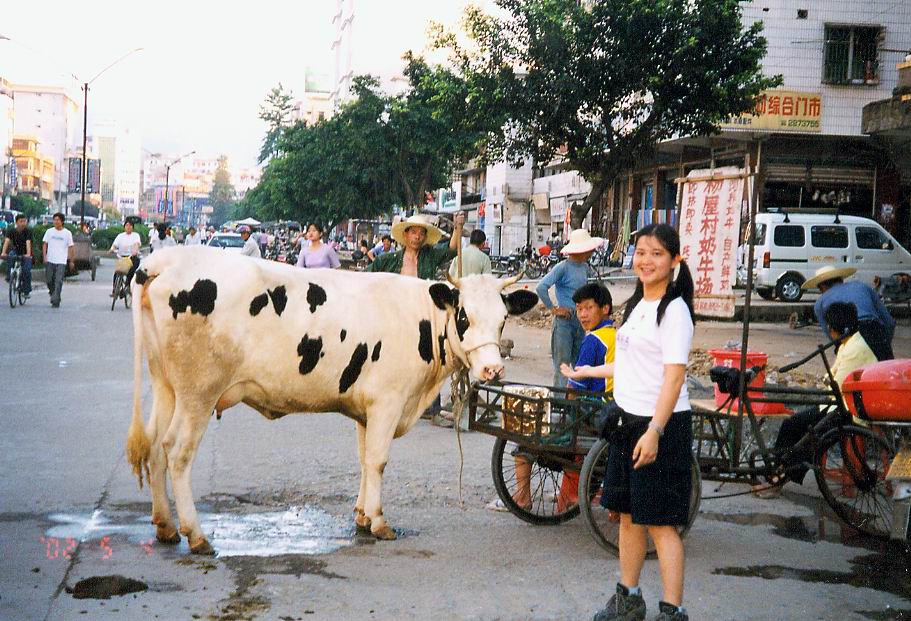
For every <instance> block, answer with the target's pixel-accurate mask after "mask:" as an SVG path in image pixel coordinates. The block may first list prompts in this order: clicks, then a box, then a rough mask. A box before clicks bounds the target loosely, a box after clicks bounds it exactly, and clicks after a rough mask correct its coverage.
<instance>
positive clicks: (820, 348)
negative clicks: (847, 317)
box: [778, 332, 854, 373]
mask: <svg viewBox="0 0 911 621" xmlns="http://www.w3.org/2000/svg"><path fill="white" fill-rule="evenodd" d="M851 334H854V333H853V332H851ZM848 336H850V335H848ZM842 338H843V337H838V338H834V339H832V340H830V341H829V342H828V343H826V344H824V345H819V346H817V347H816V351H814V352H813V353H811V354H808V355H806V356H804V357H803V358H801V359H800V360H797V361H796V362H792V363H790V364H786V365H784V366H783V367H780V368H779V369H778V371H779V372H781V373H787V372H788V371H793V370H794V369H796V368H797V367H799V366H801V365H804V364H806V363H807V362H809V361H810V360H812V359H813V358H815V357H816V356H821V355H822V353H823V352H824V351H826V350H827V349H829V348H830V347H835V346H836V345H837V344H838V343H839V342H840V341H841V339H842Z"/></svg>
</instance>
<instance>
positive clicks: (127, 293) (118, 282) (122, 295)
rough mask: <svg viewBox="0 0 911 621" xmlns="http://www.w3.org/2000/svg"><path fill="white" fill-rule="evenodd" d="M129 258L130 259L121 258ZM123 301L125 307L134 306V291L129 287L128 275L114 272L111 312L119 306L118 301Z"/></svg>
mask: <svg viewBox="0 0 911 621" xmlns="http://www.w3.org/2000/svg"><path fill="white" fill-rule="evenodd" d="M121 258H127V259H129V257H121ZM120 299H122V300H123V305H124V306H125V307H126V308H130V307H131V306H132V304H133V291H132V290H131V289H130V287H129V285H127V275H126V273H124V272H121V271H115V272H114V289H113V291H112V292H111V310H114V307H115V306H117V300H120Z"/></svg>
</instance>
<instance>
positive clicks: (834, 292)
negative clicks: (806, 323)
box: [813, 280, 895, 341]
mask: <svg viewBox="0 0 911 621" xmlns="http://www.w3.org/2000/svg"><path fill="white" fill-rule="evenodd" d="M833 302H847V303H849V304H853V305H854V306H856V307H857V320H858V321H876V322H877V323H881V324H882V325H883V327H884V328H885V329H886V334H887V335H888V337H889V340H890V341H891V340H892V335H893V334H894V332H895V319H893V318H892V315H891V314H890V313H889V311H888V309H886V305H885V304H883V301H882V300H880V299H879V296H878V295H876V292H875V291H873V289H872V288H871V287H869V286H868V285H865V284H864V283H862V282H859V281H857V280H852V281H850V282H844V283H841V284H839V285H835V286H834V287H832V288H831V289H829V290H828V291H826V292H825V293H823V294H822V295H821V296H819V299H818V300H816V304H814V305H813V313H814V314H815V315H816V321H818V322H819V325H820V326H821V327H822V331H823V333H825V334H826V336H828V334H829V328H828V326H827V325H826V321H825V316H826V311H827V310H828V308H829V306H831V305H832V303H833Z"/></svg>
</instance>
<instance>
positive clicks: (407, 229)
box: [367, 211, 465, 280]
mask: <svg viewBox="0 0 911 621" xmlns="http://www.w3.org/2000/svg"><path fill="white" fill-rule="evenodd" d="M464 224H465V214H464V212H461V211H460V212H459V213H457V214H456V216H455V219H454V225H455V228H454V230H453V232H452V239H450V240H449V246H448V247H446V248H437V247H436V243H437V242H438V241H440V238H442V237H443V231H441V230H440V229H438V228H437V227H435V226H434V225H433V224H431V223H430V220H429V219H428V218H427V216H423V215H420V214H419V215H414V216H411V217H410V218H408V219H407V220H402V221H401V222H396V223H395V224H394V225H392V239H394V240H395V241H396V242H398V243H399V245H400V246H402V248H403V249H402V250H399V251H398V252H387V253H386V254H383V255H380V256H379V257H377V259H376V261H374V262H373V263H371V264H370V267H369V268H367V270H368V271H370V272H392V273H394V274H402V275H403V276H417V277H418V278H422V279H424V280H432V279H433V277H434V275H435V274H436V271H437V269H438V268H439V267H440V266H441V265H443V263H445V262H446V261H449V260H450V259H452V258H453V257H455V256H456V253H457V252H458V249H459V244H460V243H461V240H462V225H464Z"/></svg>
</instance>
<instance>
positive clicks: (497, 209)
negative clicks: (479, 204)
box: [490, 203, 503, 222]
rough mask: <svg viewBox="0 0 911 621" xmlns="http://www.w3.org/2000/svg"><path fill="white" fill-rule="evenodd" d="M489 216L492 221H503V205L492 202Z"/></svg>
mask: <svg viewBox="0 0 911 621" xmlns="http://www.w3.org/2000/svg"><path fill="white" fill-rule="evenodd" d="M490 217H491V219H492V220H493V221H494V222H503V205H501V204H499V203H494V204H492V205H491V206H490Z"/></svg>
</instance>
